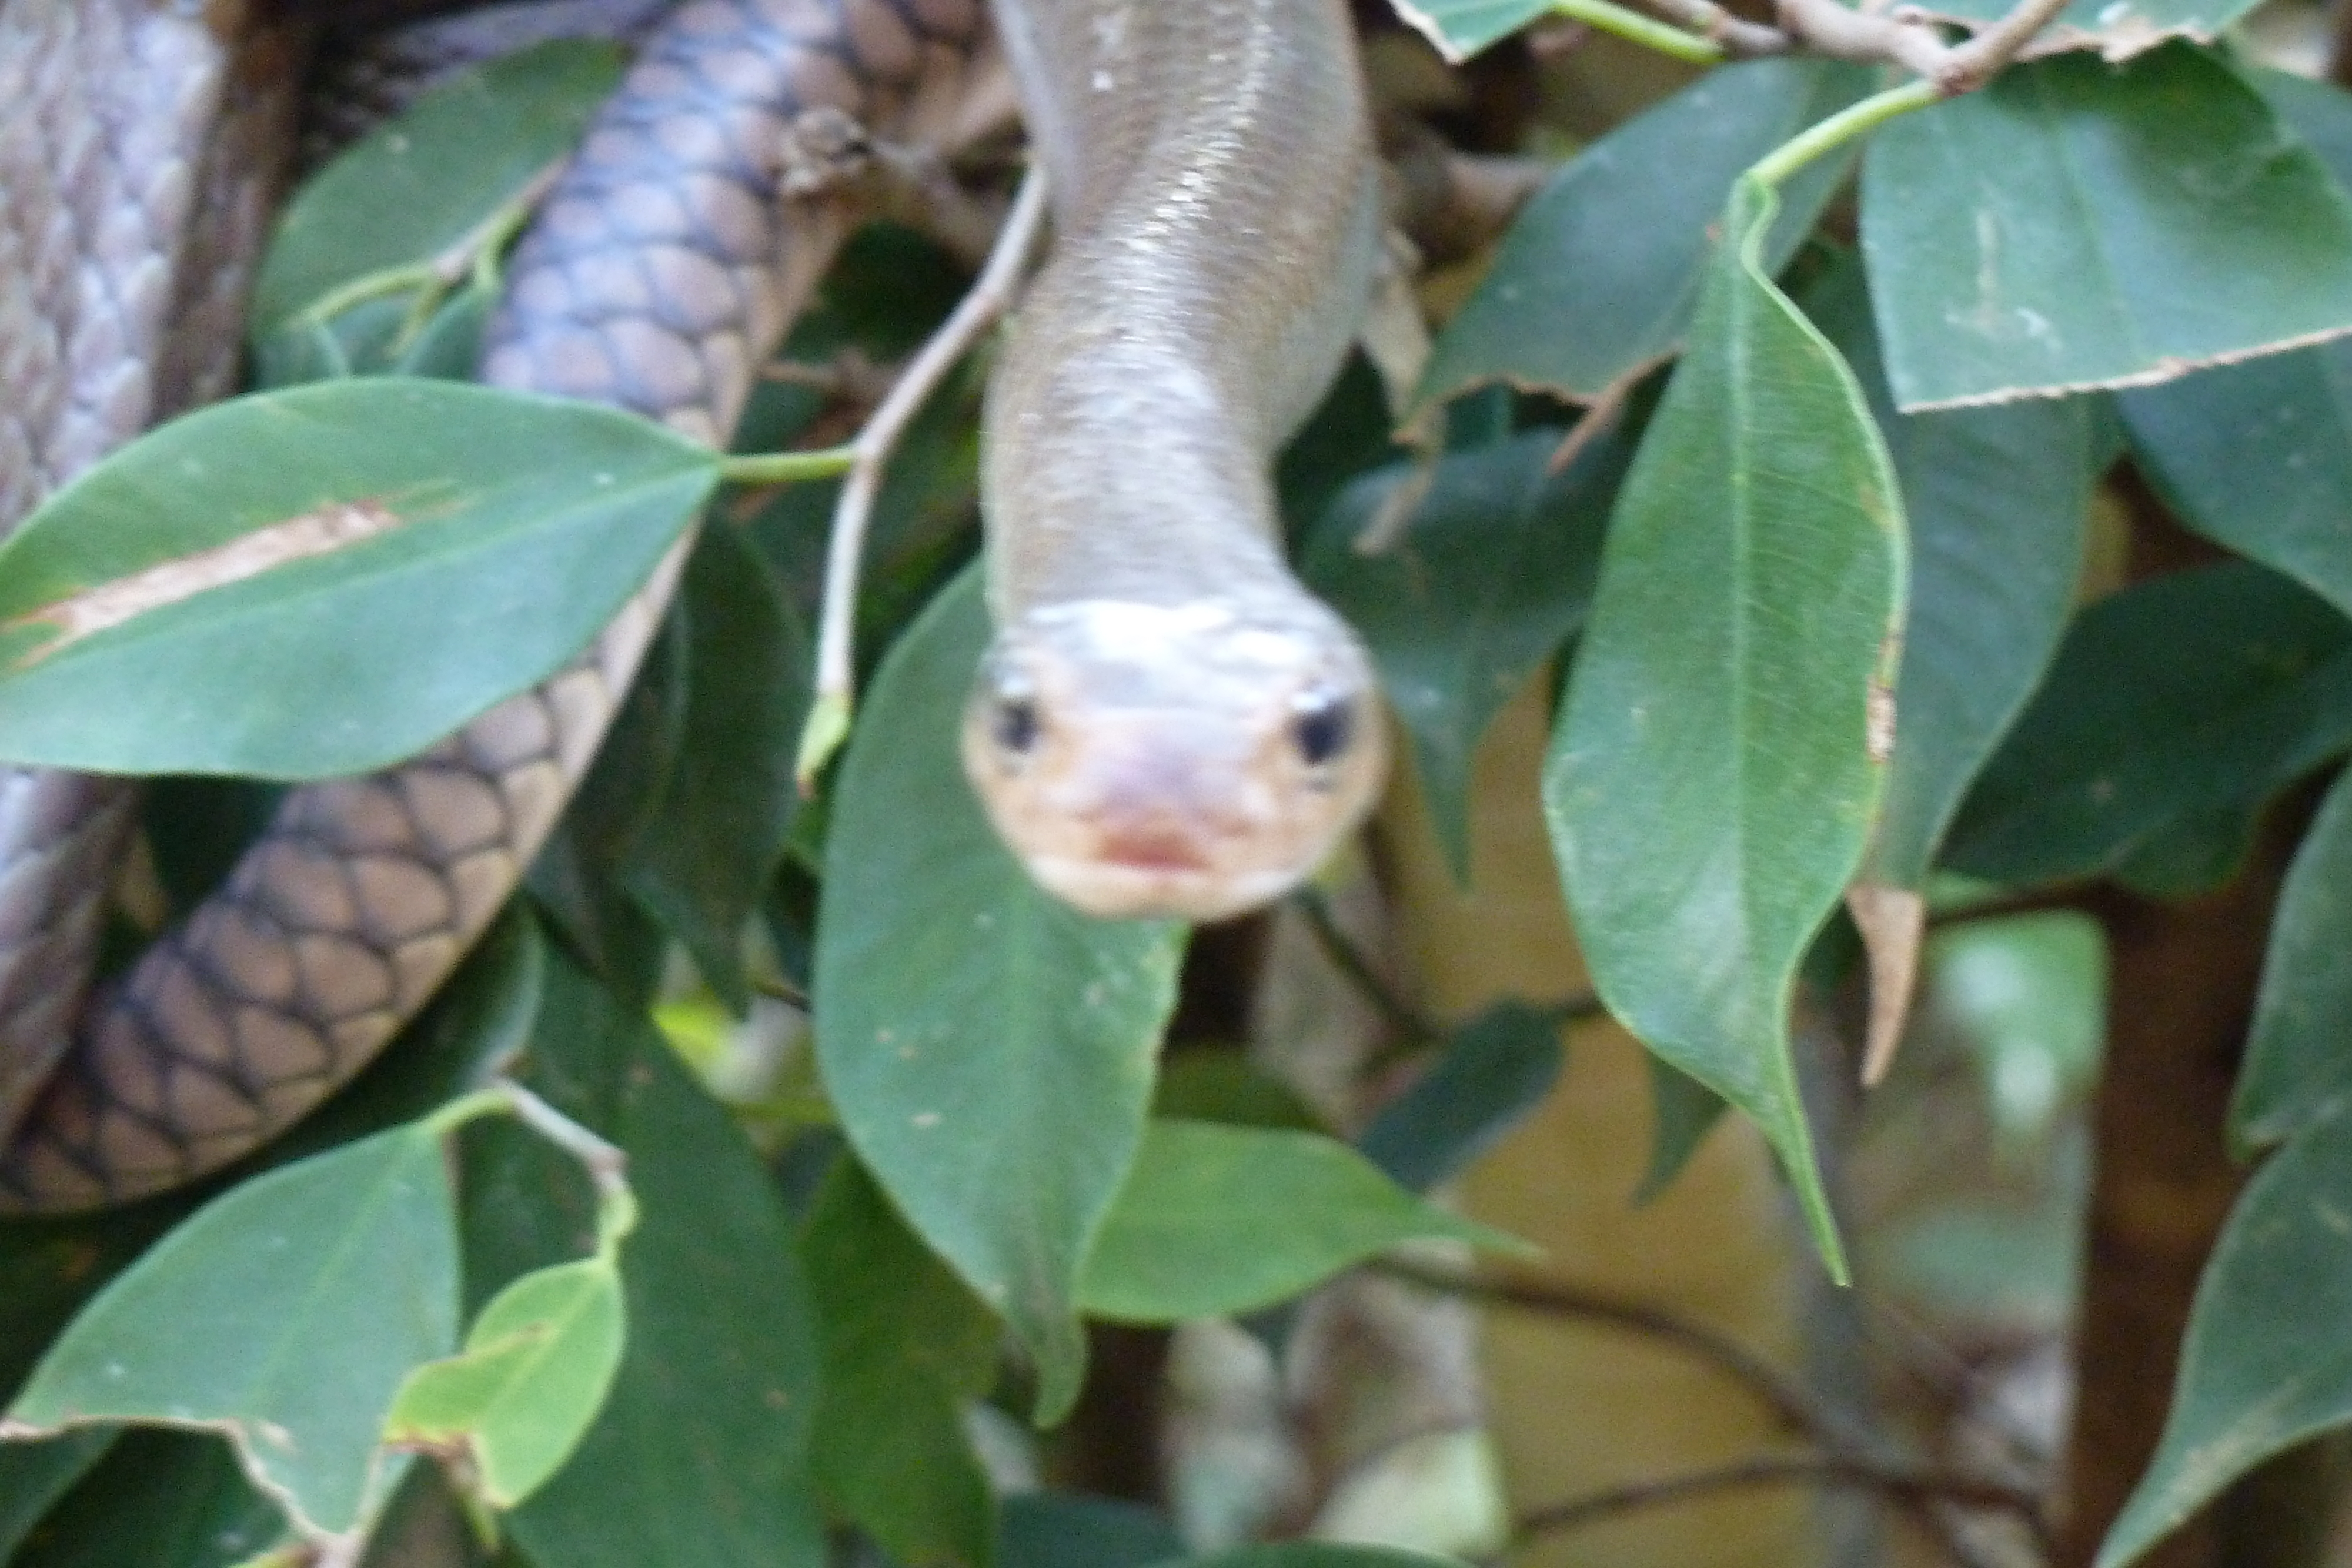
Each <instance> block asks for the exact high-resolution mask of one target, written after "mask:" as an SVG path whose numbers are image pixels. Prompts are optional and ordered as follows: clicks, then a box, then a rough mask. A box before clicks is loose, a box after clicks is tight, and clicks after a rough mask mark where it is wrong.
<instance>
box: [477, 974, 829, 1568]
mask: <svg viewBox="0 0 2352 1568" xmlns="http://www.w3.org/2000/svg"><path fill="white" fill-rule="evenodd" d="M526 1082H528V1083H529V1084H530V1087H531V1088H532V1089H534V1090H536V1091H537V1092H539V1093H540V1094H541V1095H542V1096H544V1097H545V1098H546V1099H548V1100H549V1101H550V1102H551V1103H553V1104H554V1105H555V1106H556V1107H557V1108H558V1109H560V1110H562V1111H563V1112H564V1113H566V1114H568V1115H570V1116H572V1117H573V1118H574V1119H576V1120H578V1121H581V1122H583V1123H584V1124H587V1125H589V1126H590V1127H593V1129H595V1130H596V1131H597V1132H599V1133H601V1134H604V1136H606V1137H608V1138H610V1139H612V1140H613V1141H614V1143H616V1144H618V1145H621V1147H622V1149H623V1150H624V1151H625V1153H626V1154H627V1155H628V1157H629V1184H630V1186H631V1187H632V1189H633V1190H634V1191H635V1194H636V1196H637V1199H638V1202H639V1204H640V1206H641V1213H640V1217H639V1220H638V1225H637V1228H636V1229H635V1231H634V1232H633V1233H631V1235H630V1237H629V1240H628V1245H627V1248H626V1250H625V1253H624V1259H623V1267H622V1282H623V1284H624V1286H625V1303H626V1312H627V1322H628V1336H627V1343H626V1347H625V1352H624V1354H623V1357H622V1363H621V1369H620V1372H619V1375H617V1377H616V1378H615V1379H614V1385H613V1389H612V1393H611V1394H610V1396H608V1397H607V1398H606V1400H605V1403H604V1410H603V1412H602V1413H601V1414H600V1415H599V1416H597V1418H596V1422H595V1424H594V1426H593V1427H590V1429H589V1432H588V1436H587V1437H586V1438H585V1439H584V1440H583V1443H582V1444H581V1446H580V1448H579V1450H578V1451H577V1452H576V1453H574V1454H573V1455H572V1458H571V1459H570V1461H569V1462H568V1463H566V1464H565V1465H564V1467H563V1468H562V1469H561V1470H558V1471H557V1472H556V1474H555V1476H554V1478H553V1479H551V1480H550V1481H549V1482H548V1483H547V1484H546V1485H545V1486H544V1487H542V1488H541V1490H539V1491H537V1492H536V1493H534V1494H533V1495H532V1496H531V1498H530V1500H529V1501H527V1502H525V1503H524V1504H523V1506H522V1507H521V1508H520V1509H519V1510H517V1511H515V1512H514V1513H512V1514H510V1515H509V1516H508V1518H507V1524H508V1527H509V1531H511V1534H512V1537H513V1539H514V1540H515V1541H516V1542H518V1543H519V1544H520V1546H521V1547H522V1549H523V1551H524V1552H525V1554H526V1555H527V1556H528V1557H529V1558H530V1561H532V1562H534V1563H562V1564H564V1565H565V1568H641V1565H642V1564H645V1563H662V1564H663V1565H664V1568H740V1565H741V1564H743V1563H761V1564H762V1565H774V1568H818V1565H819V1564H821V1563H823V1562H824V1549H823V1541H822V1530H821V1521H820V1519H819V1516H818V1510H817V1506H816V1500H815V1495H814V1494H815V1488H814V1480H813V1479H812V1477H811V1473H810V1464H809V1441H810V1429H811V1426H812V1424H813V1422H814V1417H815V1412H816V1390H817V1354H816V1345H815V1331H814V1322H813V1313H812V1312H811V1310H810V1307H809V1303H808V1300H807V1295H806V1287H805V1285H804V1283H803V1281H802V1278H801V1273H800V1269H799V1265H798V1261H797V1257H796V1253H795V1250H794V1248H793V1228H792V1220H791V1218H790V1216H789V1215H787V1214H786V1213H785V1211H784V1207H783V1205H782V1200H781V1199H780V1198H779V1197H778V1195H777V1192H776V1187H775V1184H774V1182H773V1181H772V1179H771V1178H770V1176H769V1175H768V1173H767V1171H766V1170H765V1169H764V1168H762V1166H761V1164H760V1161H759V1158H758V1156H757V1155H755V1154H754V1153H753V1152H752V1150H751V1147H750V1145H748V1144H746V1143H745V1141H744V1138H743V1134H742V1133H741V1132H740V1130H739V1129H738V1128H737V1127H736V1126H735V1125H734V1124H733V1123H732V1122H731V1121H730V1119H729V1118H728V1116H727V1113H725V1111H724V1110H722V1109H721V1108H720V1107H719V1105H718V1104H717V1103H715V1102H713V1101H712V1100H711V1099H710V1097H709V1095H708V1094H706V1093H704V1092H703V1091H702V1090H701V1089H700V1088H699V1087H698V1085H697V1084H696V1083H695V1082H694V1081H693V1080H692V1078H691V1077H690V1076H689V1075H688V1073H687V1071H686V1070H685V1068H684V1067H683V1066H682V1065H681V1064H680V1063H679V1061H677V1057H676V1055H675V1054H674V1053H673V1052H672V1051H670V1049H669V1048H668V1046H667V1044H666V1043H665V1042H664V1041H663V1040H662V1039H661V1037H660V1036H659V1035H658V1034H657V1033H656V1032H655V1031H654V1030H653V1027H652V1026H651V1025H650V1024H648V1023H647V1022H646V1020H645V1019H643V1018H641V1017H638V1016H636V1015H635V1014H634V1013H632V1012H629V1011H627V1010H625V1009H622V1008H620V1007H618V1006H617V1005H616V1004H615V1003H614V1001H613V1000H612V998H610V997H609V996H608V995H607V994H606V993H605V992H604V989H603V988H601V987H600V986H599V985H598V984H597V982H596V981H595V980H593V978H591V977H589V976H588V975H587V974H586V973H584V972H583V970H582V969H581V968H580V967H579V966H578V965H577V964H576V963H575V962H574V961H573V960H572V959H571V958H570V957H569V956H566V955H564V954H563V953H562V951H561V950H560V949H559V950H556V951H553V952H551V954H550V955H549V961H548V967H547V984H546V1002H545V1005H544V1007H543V1009H542V1010H541V1017H540V1019H539V1026H538V1030H537V1033H536V1034H535V1036H534V1038H533V1040H532V1044H531V1049H530V1058H529V1067H528V1071H527V1074H526ZM466 1143H467V1149H466V1153H467V1163H466V1194H467V1215H466V1228H467V1281H468V1284H469V1288H471V1289H472V1290H473V1291H475V1293H476V1294H477V1296H479V1295H482V1294H486V1293H487V1292H488V1291H490V1290H493V1289H495V1288H497V1287H498V1286H499V1285H500V1284H501V1283H503V1282H504V1281H506V1280H507V1279H509V1278H511V1277H512V1276H514V1275H515V1274H518V1273H520V1272H521V1271H522V1270H527V1269H531V1268H539V1267H543V1266H545V1265H548V1264H551V1263H555V1262H558V1261H561V1260H566V1259H571V1258H576V1257H578V1256H579V1255H581V1254H582V1253H583V1252H586V1251H588V1250H589V1249H591V1248H592V1247H593V1245H594V1240H595V1237H594V1219H593V1204H592V1202H591V1198H590V1195H589V1193H588V1192H587V1190H586V1187H585V1184H584V1183H583V1181H581V1179H580V1177H579V1174H578V1172H577V1170H576V1168H574V1167H573V1166H572V1163H571V1162H570V1160H569V1159H568V1157H566V1156H562V1155H553V1154H552V1153H551V1151H549V1150H548V1149H547V1148H546V1146H545V1145H543V1144H542V1143H541V1142H540V1141H539V1140H538V1139H536V1138H534V1137H531V1136H530V1135H529V1134H522V1133H520V1130H519V1129H516V1128H514V1127H512V1126H510V1125H509V1124H503V1123H499V1124H488V1125H485V1126H481V1127H478V1128H476V1129H472V1130H469V1132H468V1134H467V1140H466Z"/></svg>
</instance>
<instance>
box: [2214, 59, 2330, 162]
mask: <svg viewBox="0 0 2352 1568" xmlns="http://www.w3.org/2000/svg"><path fill="white" fill-rule="evenodd" d="M2232 64H2234V65H2235V66H2236V68H2237V71H2238V74H2239V75H2240V76H2242V77H2243V78H2245V81H2246V85H2247V86H2249V87H2251V88H2252V89H2254V90H2255V91H2256V92H2258V93H2261V94H2262V95H2263V102H2265V103H2267V104H2269V105H2270V106H2271V112H2272V113H2273V114H2275V115H2277V116H2278V117H2279V119H2280V120H2281V121H2283V122H2284V124H2285V126H2286V128H2287V129H2288V130H2289V131H2293V132H2294V134H2295V135H2296V136H2297V137H2298V138H2300V139H2301V140H2302V141H2303V144H2304V145H2305V146H2306V147H2308V148H2310V149H2311V151H2312V152H2313V153H2314V154H2315V155H2316V156H2317V157H2318V159H2319V161H2320V162H2322V163H2325V164H2326V165H2327V169H2328V172H2330V173H2332V174H2334V175H2335V176H2336V183H2337V184H2339V185H2344V186H2347V187H2352V92H2347V91H2345V90H2344V89H2342V88H2340V87H2338V86H2336V84H2335V83H2334V82H2329V81H2314V80H2312V79H2311V78H2309V77H2299V76H2296V75H2294V73H2292V72H2290V71H2278V70H2270V69H2267V68H2263V67H2261V66H2256V65H2253V64H2251V63H2249V62H2246V61H2243V60H2240V61H2233V62H2232Z"/></svg>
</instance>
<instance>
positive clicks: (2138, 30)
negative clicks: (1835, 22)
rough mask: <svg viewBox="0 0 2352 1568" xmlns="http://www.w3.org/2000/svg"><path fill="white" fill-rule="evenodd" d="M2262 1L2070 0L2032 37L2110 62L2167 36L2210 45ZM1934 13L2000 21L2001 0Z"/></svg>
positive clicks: (2038, 43) (1964, 0) (1957, 1)
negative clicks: (2089, 52) (2096, 52)
mask: <svg viewBox="0 0 2352 1568" xmlns="http://www.w3.org/2000/svg"><path fill="white" fill-rule="evenodd" d="M2259 4H2261V0H2074V4H2072V5H2068V6H2067V7H2066V8H2065V9H2064V10H2063V11H2061V12H2059V13H2058V16H2057V19H2056V20H2055V21H2053V23H2051V24H2050V26H2048V27H2046V28H2045V29H2044V30H2043V31H2042V34H2041V35H2040V36H2039V37H2036V38H2035V39H2034V47H2036V48H2053V47H2054V48H2074V49H2097V50H2099V51H2100V52H2101V54H2102V55H2103V56H2104V57H2105V58H2106V59H2108V60H2111V61H2112V60H2125V59H2129V58H2131V57H2133V56H2135V55H2139V54H2143V53H2145V52H2146V51H2147V50H2149V49H2152V48H2155V47H2157V46H2158V44H2161V43H2163V42H2165V41H2166V40H2167V39H2169V38H2189V39H2193V40H2195V41H2196V42H2198V43H2200V44H2210V43H2213V42H2215V41H2217V40H2218V39H2220V38H2221V35H2222V34H2223V33H2224V32H2225V31H2226V30H2227V29H2228V28H2229V26H2230V25H2231V23H2233V22H2235V21H2237V20H2238V19H2239V18H2240V17H2242V16H2245V14H2246V13H2247V12H2249V11H2252V9H2253V8H2254V7H2255V6H2256V5H2259ZM1927 10H1928V11H1929V12H1930V13H1932V14H1933V15H1935V16H1953V17H1958V18H1961V19H1963V20H1967V21H1970V22H1973V23H1976V24H1978V25H1979V26H1981V25H1982V24H1984V23H1988V22H1998V21H2000V19H2001V17H2003V16H2006V15H2008V14H2009V12H2010V10H2011V6H2009V5H2006V4H2004V3H2003V0H1935V4H1933V5H1929V6H1928V7H1927Z"/></svg>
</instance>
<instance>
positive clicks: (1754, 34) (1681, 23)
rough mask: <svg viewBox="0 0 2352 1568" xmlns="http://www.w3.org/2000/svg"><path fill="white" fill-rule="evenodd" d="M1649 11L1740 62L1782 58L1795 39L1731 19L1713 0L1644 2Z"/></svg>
mask: <svg viewBox="0 0 2352 1568" xmlns="http://www.w3.org/2000/svg"><path fill="white" fill-rule="evenodd" d="M1648 4H1649V8H1650V9H1651V10H1652V11H1654V12H1656V13H1657V14H1658V15H1659V16H1663V17H1664V18H1665V19H1666V20H1667V21H1669V22H1672V23H1673V24H1675V26H1678V27H1682V28H1685V29H1686V30H1687V31H1689V32H1692V33H1695V34H1696V35H1697V36H1698V37H1702V38H1705V39H1706V40H1708V41H1709V42H1710V43H1715V44H1719V45H1721V46H1722V47H1723V49H1724V52H1725V53H1727V54H1730V55H1734V56H1737V57H1739V58H1742V59H1755V58H1758V57H1762V56H1765V55H1785V54H1787V53H1788V52H1789V50H1790V48H1791V47H1793V46H1794V44H1795V42H1796V40H1794V39H1793V38H1791V37H1789V35H1788V34H1786V33H1784V32H1782V31H1780V28H1778V27H1771V26H1765V25H1764V24H1763V23H1761V22H1751V21H1749V20H1748V19H1747V18H1746V17H1744V16H1733V15H1732V14H1731V13H1730V12H1728V11H1727V10H1725V9H1724V8H1723V7H1722V6H1720V5H1716V4H1715V0H1648Z"/></svg>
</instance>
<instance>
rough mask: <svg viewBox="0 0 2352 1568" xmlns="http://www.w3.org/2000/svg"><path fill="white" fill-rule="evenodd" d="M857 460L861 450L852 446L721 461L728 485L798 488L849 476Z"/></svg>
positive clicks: (753, 454)
mask: <svg viewBox="0 0 2352 1568" xmlns="http://www.w3.org/2000/svg"><path fill="white" fill-rule="evenodd" d="M856 461H857V448H856V445H855V444H843V445H840V446H821V447H818V448H817V449H816V450H815V451H814V452H751V453H741V454H736V455H729V456H726V457H721V458H720V459H719V483H721V484H724V485H797V484H799V483H800V482H801V481H802V480H803V479H831V478H835V477H836V476H840V475H843V474H846V473H848V472H849V470H850V468H851V466H852V465H855V464H856Z"/></svg>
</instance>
